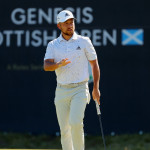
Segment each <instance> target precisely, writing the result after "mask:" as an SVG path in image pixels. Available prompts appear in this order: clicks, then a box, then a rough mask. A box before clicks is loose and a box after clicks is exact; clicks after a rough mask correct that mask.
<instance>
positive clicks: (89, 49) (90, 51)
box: [85, 37, 97, 60]
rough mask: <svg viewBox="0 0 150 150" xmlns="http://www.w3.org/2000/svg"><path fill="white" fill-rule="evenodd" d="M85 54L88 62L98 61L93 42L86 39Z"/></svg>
mask: <svg viewBox="0 0 150 150" xmlns="http://www.w3.org/2000/svg"><path fill="white" fill-rule="evenodd" d="M85 46H86V48H85V54H86V57H87V59H88V60H95V59H97V54H96V51H95V48H94V46H93V44H92V42H91V40H90V39H89V38H88V37H86V39H85Z"/></svg>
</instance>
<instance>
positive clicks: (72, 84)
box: [57, 81, 88, 88]
mask: <svg viewBox="0 0 150 150" xmlns="http://www.w3.org/2000/svg"><path fill="white" fill-rule="evenodd" d="M86 83H88V82H87V81H83V82H79V83H70V84H60V83H57V87H64V88H73V87H77V86H80V85H83V84H86Z"/></svg>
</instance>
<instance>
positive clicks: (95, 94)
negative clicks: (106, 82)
mask: <svg viewBox="0 0 150 150" xmlns="http://www.w3.org/2000/svg"><path fill="white" fill-rule="evenodd" d="M92 96H93V100H94V101H95V100H96V101H97V102H98V104H99V105H100V96H101V94H100V91H99V89H96V88H93V91H92Z"/></svg>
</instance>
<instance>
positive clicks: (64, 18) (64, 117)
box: [44, 10, 100, 150]
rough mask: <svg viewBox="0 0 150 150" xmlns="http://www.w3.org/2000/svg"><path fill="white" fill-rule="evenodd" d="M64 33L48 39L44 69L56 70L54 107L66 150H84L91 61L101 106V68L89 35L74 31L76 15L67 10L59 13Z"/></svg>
mask: <svg viewBox="0 0 150 150" xmlns="http://www.w3.org/2000/svg"><path fill="white" fill-rule="evenodd" d="M57 27H58V28H59V29H60V30H61V35H60V36H59V37H58V38H57V39H54V40H53V41H51V42H49V44H48V46H47V49H46V54H45V58H44V70H45V71H55V72H56V76H57V88H56V93H55V106H56V113H57V118H58V123H59V126H60V131H61V144H62V148H63V150H84V132H83V118H84V112H85V108H86V105H87V103H89V101H90V94H89V89H88V79H89V73H88V61H89V62H90V65H91V68H92V74H93V79H94V86H93V92H92V96H93V99H94V100H97V102H98V104H99V105H100V91H99V80H100V71H99V65H98V61H97V55H96V52H95V49H94V47H93V45H92V43H91V41H90V39H89V38H87V37H83V36H80V35H77V34H76V33H75V24H74V16H73V14H72V13H71V12H70V11H68V10H63V11H61V12H60V13H59V14H58V15H57Z"/></svg>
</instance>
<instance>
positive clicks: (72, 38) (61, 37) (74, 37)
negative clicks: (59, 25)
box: [58, 32, 77, 42]
mask: <svg viewBox="0 0 150 150" xmlns="http://www.w3.org/2000/svg"><path fill="white" fill-rule="evenodd" d="M76 39H77V33H76V32H74V34H73V36H72V37H71V38H70V39H69V40H68V41H72V40H76ZM58 40H59V42H61V41H66V40H65V39H64V38H63V36H62V34H60V36H59V38H58Z"/></svg>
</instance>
